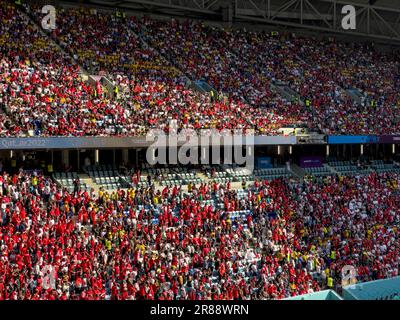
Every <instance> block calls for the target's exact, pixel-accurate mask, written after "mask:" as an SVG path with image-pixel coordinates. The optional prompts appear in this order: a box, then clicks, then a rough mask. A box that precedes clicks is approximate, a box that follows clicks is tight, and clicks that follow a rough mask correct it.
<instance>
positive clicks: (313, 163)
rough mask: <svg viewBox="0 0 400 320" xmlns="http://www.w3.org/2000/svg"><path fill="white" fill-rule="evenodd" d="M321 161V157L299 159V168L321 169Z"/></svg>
mask: <svg viewBox="0 0 400 320" xmlns="http://www.w3.org/2000/svg"><path fill="white" fill-rule="evenodd" d="M322 161H323V159H322V157H317V156H313V157H301V158H300V167H302V168H313V167H322V166H323V163H322Z"/></svg>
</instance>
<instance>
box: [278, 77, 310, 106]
mask: <svg viewBox="0 0 400 320" xmlns="http://www.w3.org/2000/svg"><path fill="white" fill-rule="evenodd" d="M271 89H273V90H275V91H276V92H278V93H279V94H280V95H281V96H282V97H284V98H285V99H287V100H288V101H294V100H296V99H299V101H300V103H301V104H302V105H304V101H303V100H302V99H301V97H300V96H299V95H298V94H297V93H296V92H295V91H293V90H292V89H290V88H289V87H287V86H286V85H284V84H283V83H280V82H275V83H272V82H271Z"/></svg>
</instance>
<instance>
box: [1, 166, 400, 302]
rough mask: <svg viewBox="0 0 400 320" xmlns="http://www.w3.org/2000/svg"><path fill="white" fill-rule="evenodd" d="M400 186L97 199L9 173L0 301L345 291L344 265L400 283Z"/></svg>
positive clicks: (204, 189)
mask: <svg viewBox="0 0 400 320" xmlns="http://www.w3.org/2000/svg"><path fill="white" fill-rule="evenodd" d="M399 181H400V177H399V176H398V175H396V174H393V173H384V174H379V175H378V174H376V173H372V174H370V175H367V176H347V177H326V178H319V179H314V180H309V181H304V182H296V181H294V180H290V179H277V180H272V181H256V182H255V183H254V185H252V186H249V187H248V188H247V189H246V190H245V191H244V192H243V191H242V192H239V191H238V190H233V189H230V188H229V185H223V184H219V185H218V184H215V183H212V182H210V183H208V184H202V185H200V186H197V187H195V186H194V187H193V188H192V190H191V192H190V193H185V192H183V191H182V190H181V189H179V188H178V187H173V188H168V187H165V188H163V189H158V190H157V189H155V188H154V186H153V187H150V188H136V189H127V190H118V191H115V192H111V193H108V192H105V191H103V190H101V189H100V191H99V193H98V194H96V193H95V192H94V191H93V190H91V191H84V192H83V191H81V190H79V189H78V190H76V191H75V192H73V193H68V192H67V191H66V190H65V189H64V190H63V189H62V188H60V187H59V186H57V185H56V184H55V183H54V182H52V180H51V179H50V178H46V177H44V176H42V175H41V174H40V173H37V172H30V173H27V172H24V171H23V170H20V171H19V172H18V173H15V174H7V173H6V172H2V174H1V176H0V192H1V195H0V202H1V216H0V226H1V227H0V252H1V256H0V271H1V272H0V299H50V300H52V299H61V300H65V299H118V300H122V299H165V300H171V299H239V300H240V299H282V298H285V297H289V296H294V295H299V294H303V293H309V292H313V291H318V290H321V289H324V288H333V287H336V286H337V285H338V284H340V279H341V269H342V267H343V266H344V265H351V266H354V267H355V268H356V270H357V272H358V280H362V281H366V280H371V279H382V278H387V277H392V276H396V275H398V271H399V262H400V260H399V252H400V250H399V249H400V248H399V230H398V224H399V222H400V200H399V199H400V198H399V196H398V193H399ZM238 212H239V213H240V214H239V215H238V214H237V213H238ZM246 212H247V213H246ZM243 213H246V214H243Z"/></svg>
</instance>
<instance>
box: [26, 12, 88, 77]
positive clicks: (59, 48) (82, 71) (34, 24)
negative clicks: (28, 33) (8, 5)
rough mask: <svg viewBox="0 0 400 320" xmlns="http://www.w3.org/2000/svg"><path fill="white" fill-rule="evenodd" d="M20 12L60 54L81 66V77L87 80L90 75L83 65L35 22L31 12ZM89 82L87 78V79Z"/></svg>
mask: <svg viewBox="0 0 400 320" xmlns="http://www.w3.org/2000/svg"><path fill="white" fill-rule="evenodd" d="M18 10H19V12H20V13H21V14H22V15H23V16H24V17H25V18H26V19H27V20H28V21H29V22H30V23H32V25H33V26H34V28H36V29H37V30H39V32H40V33H41V34H42V35H43V36H44V37H45V38H47V39H48V40H49V41H50V42H51V43H53V44H54V45H55V46H56V47H57V49H58V50H60V52H62V53H63V54H64V55H66V56H68V57H70V58H71V59H73V60H74V61H75V63H76V64H77V65H78V66H79V69H80V71H81V75H82V78H83V80H85V78H86V77H87V76H88V75H89V73H88V72H87V70H86V69H85V68H84V67H83V66H82V65H81V64H79V62H78V60H76V59H75V58H74V57H73V56H72V55H70V54H69V53H68V52H66V51H65V50H64V49H63V48H62V47H61V46H60V44H59V43H58V42H57V41H56V40H54V39H53V38H52V37H51V35H50V34H48V33H46V32H45V31H44V30H43V28H41V27H40V26H39V25H38V23H37V21H36V20H35V18H34V17H32V16H31V15H30V14H29V12H26V11H25V10H21V9H20V7H19V9H18ZM86 80H87V78H86Z"/></svg>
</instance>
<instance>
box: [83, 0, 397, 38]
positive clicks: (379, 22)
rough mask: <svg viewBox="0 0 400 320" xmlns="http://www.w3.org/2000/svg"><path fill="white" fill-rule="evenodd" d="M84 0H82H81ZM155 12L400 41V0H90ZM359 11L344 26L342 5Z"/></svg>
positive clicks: (91, 1) (123, 7) (90, 0)
mask: <svg viewBox="0 0 400 320" xmlns="http://www.w3.org/2000/svg"><path fill="white" fill-rule="evenodd" d="M80 2H82V1H80ZM84 2H87V3H91V4H99V5H107V6H112V7H116V8H121V9H132V10H145V11H151V12H153V13H160V14H171V15H185V16H199V17H209V18H219V19H221V17H223V18H224V21H236V22H257V23H260V24H268V25H280V26H286V27H294V28H305V29H309V30H314V31H326V32H333V33H341V34H347V35H352V36H363V37H368V38H375V39H381V40H388V41H390V42H395V43H400V1H397V0H396V1H392V0H373V1H371V0H348V1H347V0H86V1H84ZM346 5H351V6H353V7H354V8H355V11H356V28H355V30H344V29H343V28H342V19H343V18H344V17H345V14H343V13H342V8H343V7H344V6H346Z"/></svg>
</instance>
